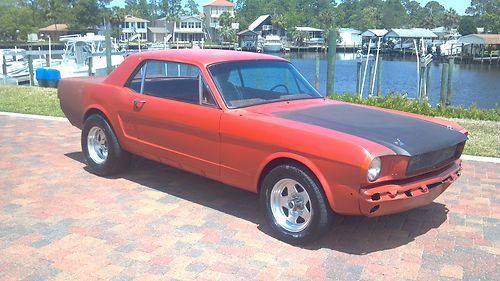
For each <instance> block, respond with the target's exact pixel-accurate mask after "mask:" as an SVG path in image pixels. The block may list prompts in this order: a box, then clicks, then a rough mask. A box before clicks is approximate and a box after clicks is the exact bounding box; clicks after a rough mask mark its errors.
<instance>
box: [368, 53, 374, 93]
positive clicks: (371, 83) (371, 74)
mask: <svg viewBox="0 0 500 281" xmlns="http://www.w3.org/2000/svg"><path fill="white" fill-rule="evenodd" d="M374 69H375V62H373V61H372V63H370V77H369V78H370V79H369V84H368V97H371V96H373V82H375V81H373V79H375V77H373V75H374V73H373V72H374Z"/></svg>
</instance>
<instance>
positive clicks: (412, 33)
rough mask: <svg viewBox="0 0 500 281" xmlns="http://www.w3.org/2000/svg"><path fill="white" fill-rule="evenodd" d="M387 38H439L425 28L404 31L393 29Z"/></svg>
mask: <svg viewBox="0 0 500 281" xmlns="http://www.w3.org/2000/svg"><path fill="white" fill-rule="evenodd" d="M385 37H396V38H437V37H438V36H437V35H436V34H435V33H434V32H432V31H430V30H429V29H425V28H411V29H402V28H394V29H391V30H390V31H389V32H387V34H386V35H385Z"/></svg>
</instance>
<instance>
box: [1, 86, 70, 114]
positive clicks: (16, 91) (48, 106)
mask: <svg viewBox="0 0 500 281" xmlns="http://www.w3.org/2000/svg"><path fill="white" fill-rule="evenodd" d="M0 111H6V112H17V113H28V114H37V115H48V116H64V114H63V112H62V111H61V107H60V106H59V99H58V98H57V93H56V89H52V88H39V87H25V86H5V85H0Z"/></svg>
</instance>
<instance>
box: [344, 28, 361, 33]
mask: <svg viewBox="0 0 500 281" xmlns="http://www.w3.org/2000/svg"><path fill="white" fill-rule="evenodd" d="M339 32H348V33H352V34H360V33H361V31H359V30H357V29H354V28H339Z"/></svg>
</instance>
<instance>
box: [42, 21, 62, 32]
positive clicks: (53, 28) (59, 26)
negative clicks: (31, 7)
mask: <svg viewBox="0 0 500 281" xmlns="http://www.w3.org/2000/svg"><path fill="white" fill-rule="evenodd" d="M38 31H68V25H67V24H65V23H56V24H51V25H49V26H46V27H42V28H40V29H38Z"/></svg>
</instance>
